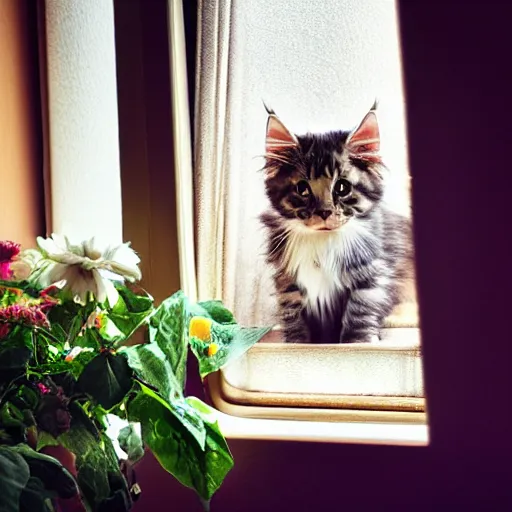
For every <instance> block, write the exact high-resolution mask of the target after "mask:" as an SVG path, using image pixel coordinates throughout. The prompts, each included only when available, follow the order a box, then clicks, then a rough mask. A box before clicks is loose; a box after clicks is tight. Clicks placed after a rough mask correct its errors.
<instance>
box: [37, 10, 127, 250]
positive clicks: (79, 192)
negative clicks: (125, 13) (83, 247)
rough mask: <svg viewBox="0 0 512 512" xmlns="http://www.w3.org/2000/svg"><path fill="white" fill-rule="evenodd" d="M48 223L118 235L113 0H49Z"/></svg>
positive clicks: (76, 231)
mask: <svg viewBox="0 0 512 512" xmlns="http://www.w3.org/2000/svg"><path fill="white" fill-rule="evenodd" d="M46 33H47V56H48V95H49V125H50V130H49V139H50V140H49V144H50V166H51V187H52V217H53V231H54V232H57V233H62V234H66V235H68V236H70V237H72V238H73V239H75V238H77V239H79V240H80V239H83V238H88V237H91V236H93V235H96V236H97V238H98V240H102V241H105V242H108V243H117V242H120V241H121V240H122V212H121V181H120V171H119V137H118V115H117V89H116V63H115V40H114V9H113V2H112V0H47V1H46Z"/></svg>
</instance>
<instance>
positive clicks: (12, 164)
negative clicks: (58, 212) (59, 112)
mask: <svg viewBox="0 0 512 512" xmlns="http://www.w3.org/2000/svg"><path fill="white" fill-rule="evenodd" d="M35 7H36V4H35V2H33V1H32V2H30V1H29V0H2V1H1V2H0V239H11V240H14V241H17V242H20V243H22V244H23V245H24V246H33V245H34V243H35V236H36V235H39V234H44V214H43V189H42V151H41V135H40V133H41V131H40V130H41V128H40V126H41V122H40V114H39V113H40V106H39V105H40V101H39V85H38V83H39V78H38V63H37V35H36V34H37V32H36V10H35Z"/></svg>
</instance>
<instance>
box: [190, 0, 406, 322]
mask: <svg viewBox="0 0 512 512" xmlns="http://www.w3.org/2000/svg"><path fill="white" fill-rule="evenodd" d="M199 13H200V15H199V25H198V29H199V50H198V68H197V95H196V106H195V107H196V125H195V150H196V154H195V169H194V171H195V199H196V214H197V248H196V250H197V277H198V290H199V297H200V298H202V299H206V298H220V299H222V300H224V301H225V303H226V304H227V305H228V306H229V307H230V308H232V309H233V310H234V312H235V315H236V317H237V319H238V320H239V321H240V322H242V323H244V324H269V323H273V322H274V312H275V298H274V296H273V293H274V290H273V286H272V280H271V272H270V269H269V268H268V267H267V265H266V263H265V257H264V237H263V232H262V230H261V227H260V224H259V221H258V215H259V213H260V212H261V211H262V210H263V209H264V208H265V207H266V199H265V195H264V192H263V190H264V189H263V177H262V174H261V173H260V172H258V171H259V169H260V168H261V167H262V164H263V160H262V159H261V154H262V153H263V150H264V131H265V124H266V113H265V110H264V108H263V101H265V102H266V103H267V104H269V105H270V106H272V107H273V108H274V109H275V111H276V112H277V114H278V115H279V116H280V117H281V119H282V120H283V121H284V122H285V123H286V124H287V125H288V126H289V127H290V128H291V129H292V130H294V131H296V132H298V133H301V132H305V131H308V130H328V129H339V128H350V127H352V126H354V125H355V124H357V123H358V122H359V121H360V120H361V119H362V117H363V116H364V114H365V113H366V112H367V111H368V109H369V108H370V107H371V105H372V103H373V101H374V99H375V98H376V97H378V98H379V100H380V107H379V119H380V123H381V132H382V139H383V140H382V148H383V153H384V157H385V159H386V161H387V163H388V165H389V167H391V169H392V174H391V176H390V178H389V181H390V183H389V196H388V198H389V199H390V201H391V203H392V205H393V206H394V207H395V209H397V210H399V211H403V212H406V211H407V209H408V194H407V159H406V139H405V126H404V98H403V91H402V78H401V63H400V50H399V44H398V37H397V25H396V23H397V22H396V11H395V3H394V1H393V0H365V1H361V0H324V1H323V2H320V3H319V2H304V1H302V0H290V1H287V2H275V1H272V0H254V1H250V2H242V1H238V2H237V1H234V0H233V1H230V0H203V1H202V2H200V5H199Z"/></svg>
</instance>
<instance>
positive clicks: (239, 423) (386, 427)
mask: <svg viewBox="0 0 512 512" xmlns="http://www.w3.org/2000/svg"><path fill="white" fill-rule="evenodd" d="M217 420H218V422H219V427H220V429H221V431H222V433H223V434H224V436H226V438H228V439H252V440H276V441H306V442H323V443H349V444H354V443H357V444H380V445H394V446H427V445H428V442H429V436H428V427H427V425H426V424H403V423H356V422H337V423H333V422H327V421H297V420H277V419H260V418H241V417H236V416H231V415H229V414H225V413H222V412H218V413H217Z"/></svg>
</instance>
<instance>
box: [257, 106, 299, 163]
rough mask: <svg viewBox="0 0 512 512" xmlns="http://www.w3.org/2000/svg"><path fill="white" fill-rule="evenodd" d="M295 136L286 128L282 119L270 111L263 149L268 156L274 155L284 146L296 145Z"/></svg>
mask: <svg viewBox="0 0 512 512" xmlns="http://www.w3.org/2000/svg"><path fill="white" fill-rule="evenodd" d="M298 144H299V142H298V141H297V137H295V135H294V134H293V133H292V132H290V130H288V128H286V126H285V125H284V124H283V123H282V121H281V120H280V119H279V118H278V117H277V116H276V115H275V114H274V113H273V112H272V113H270V115H269V116H268V121H267V136H266V141H265V150H266V152H267V155H268V156H272V155H275V154H276V153H279V151H281V150H283V149H286V148H293V147H297V146H298Z"/></svg>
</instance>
